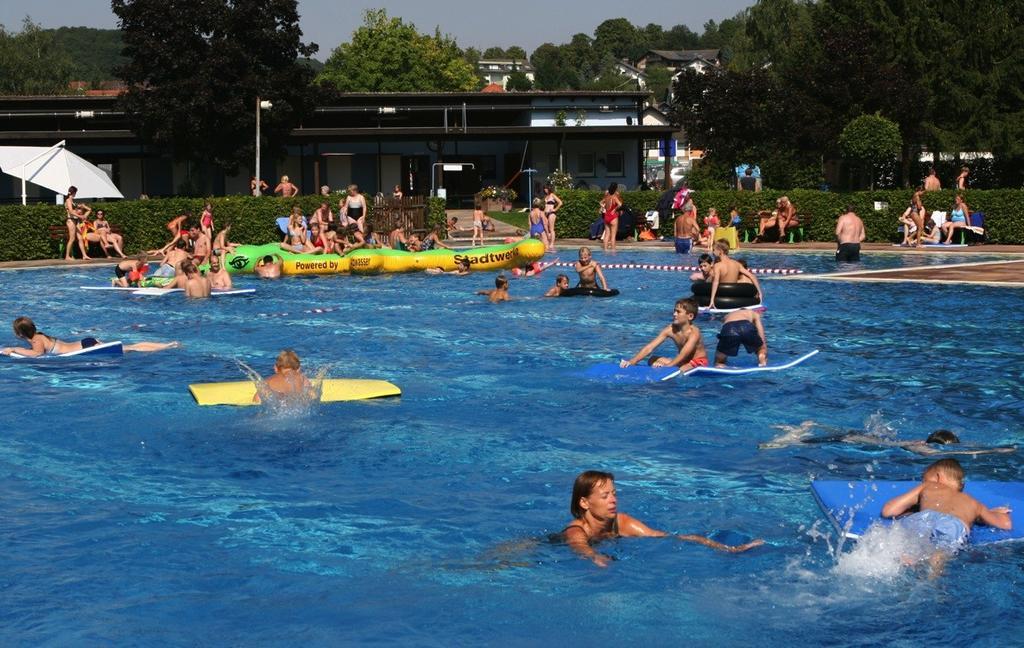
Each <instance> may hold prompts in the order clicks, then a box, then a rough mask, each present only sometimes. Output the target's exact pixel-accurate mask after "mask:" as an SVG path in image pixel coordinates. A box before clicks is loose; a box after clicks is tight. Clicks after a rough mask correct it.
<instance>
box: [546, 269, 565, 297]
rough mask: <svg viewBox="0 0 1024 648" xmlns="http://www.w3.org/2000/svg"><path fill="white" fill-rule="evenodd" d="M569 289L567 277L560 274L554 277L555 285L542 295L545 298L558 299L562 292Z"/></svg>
mask: <svg viewBox="0 0 1024 648" xmlns="http://www.w3.org/2000/svg"><path fill="white" fill-rule="evenodd" d="M568 289H569V277H567V276H566V275H564V274H560V275H558V276H557V277H555V285H554V286H551V287H550V288H548V291H547V292H546V293H544V296H545V297H560V296H561V295H562V291H563V290H568Z"/></svg>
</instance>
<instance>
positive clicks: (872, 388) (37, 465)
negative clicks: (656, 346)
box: [0, 252, 1024, 646]
mask: <svg viewBox="0 0 1024 648" xmlns="http://www.w3.org/2000/svg"><path fill="white" fill-rule="evenodd" d="M574 256H575V255H574V254H573V253H571V252H561V253H560V257H561V258H562V259H563V260H570V259H572V258H574ZM743 256H746V257H747V258H748V259H749V261H750V263H751V265H752V266H755V267H798V268H802V269H804V270H805V271H807V272H818V271H825V270H828V269H831V268H833V267H834V262H832V260H831V259H830V258H829V256H828V254H822V255H820V256H818V255H807V254H793V255H786V254H774V253H773V254H761V255H758V254H753V253H751V254H746V253H745V254H744V255H743ZM596 258H597V259H598V260H608V259H609V257H606V256H603V255H601V254H600V253H597V254H596ZM677 259H678V257H676V256H675V255H672V254H669V253H661V252H620V253H619V254H618V255H617V256H616V257H614V261H615V262H630V261H643V262H649V263H677V262H678V261H677ZM965 260H981V259H977V258H976V257H971V258H970V259H965V258H964V257H957V256H953V255H942V256H941V257H939V256H938V255H936V256H934V257H932V256H906V257H901V256H892V255H871V256H868V257H866V259H865V263H864V264H863V265H864V267H879V268H880V267H896V266H899V265H920V264H923V263H940V262H942V263H949V262H957V261H965ZM495 274H496V273H487V274H473V275H471V276H468V277H454V276H441V277H430V276H425V275H387V276H379V277H347V276H331V277H303V278H300V277H295V278H288V279H285V280H282V281H277V282H259V281H256V280H254V279H252V278H248V277H244V278H239V279H238V280H237V283H238V284H239V285H240V287H255V288H257V293H256V295H254V296H240V297H230V298H219V299H215V300H207V301H203V302H186V301H185V300H183V299H181V298H180V297H179V296H176V295H169V296H163V297H158V298H143V297H132V296H128V295H125V294H115V293H109V294H108V293H100V294H96V293H87V292H86V291H81V290H78V289H77V286H79V285H90V284H91V285H97V284H101V283H106V282H107V281H108V276H109V275H110V270H109V269H68V270H34V271H18V272H5V273H3V274H2V278H3V281H2V284H0V304H2V305H3V308H2V312H3V314H4V319H5V320H6V322H4V324H3V325H4V326H5V327H7V326H8V325H9V324H8V323H9V321H10V320H11V319H13V318H14V316H16V315H20V314H26V315H29V316H31V317H33V319H35V321H36V323H37V324H38V325H39V326H40V328H41V329H42V330H44V331H47V332H48V333H52V334H54V335H57V336H61V337H64V338H71V339H73V338H74V337H75V336H83V335H94V336H96V337H99V338H101V339H104V340H107V339H117V338H121V339H124V340H125V341H139V340H144V339H153V340H168V339H179V340H181V341H182V342H183V343H184V345H185V348H184V349H182V350H179V351H169V352H165V353H158V354H134V355H129V356H126V357H125V358H124V359H123V360H120V361H117V362H113V363H105V364H101V365H99V366H92V365H89V364H86V363H76V364H74V365H71V364H69V365H66V366H63V365H62V366H56V365H53V366H50V365H44V364H42V363H15V362H10V361H0V408H2V411H3V412H4V414H2V415H0V416H2V417H3V418H2V419H0V420H2V421H3V423H4V426H3V427H4V429H5V433H4V437H3V441H2V442H0V486H2V492H3V494H4V497H3V498H2V499H0V529H2V531H0V537H2V538H3V549H4V550H3V552H2V555H3V558H2V565H3V569H2V570H0V574H2V576H0V600H2V601H3V605H2V606H0V640H2V642H3V643H4V644H5V645H12V644H39V643H43V642H48V643H60V644H67V643H75V644H95V643H102V644H111V643H118V644H122V643H128V644H171V645H182V644H188V645H194V644H195V643H218V644H237V643H252V642H257V641H258V642H260V643H265V644H278V645H295V644H298V643H304V644H316V645H324V644H332V645H333V644H338V643H342V642H344V643H355V642H370V641H376V642H380V643H399V644H415V645H438V646H442V645H443V646H447V645H453V644H454V645H466V644H481V643H482V644H497V643H501V644H514V645H520V644H534V645H535V644H541V643H550V642H552V641H555V640H564V639H570V640H571V639H583V638H585V637H591V636H599V637H601V638H602V639H605V640H609V639H611V640H614V639H626V638H629V639H630V640H633V641H636V642H638V643H641V642H642V643H646V644H651V645H678V644H681V643H691V644H697V645H765V644H775V643H782V642H786V643H788V644H793V645H819V644H822V643H828V644H830V645H836V646H859V645H873V644H881V643H885V644H890V645H902V644H921V643H925V642H926V641H929V640H937V641H950V640H952V639H954V638H955V640H957V641H961V642H962V641H974V642H982V643H984V644H994V643H997V642H998V643H1013V642H1015V641H1016V639H1014V638H1015V637H1018V636H1019V633H1020V632H1021V631H1022V630H1024V620H1022V616H1021V615H1020V613H1019V610H1020V608H1021V604H1022V603H1024V600H1022V599H1024V596H1022V594H1021V588H1020V587H1018V582H1019V580H1020V578H1021V570H1022V568H1024V546H1022V545H1020V544H1008V545H997V546H991V547H987V548H984V549H981V550H971V551H967V552H964V553H963V554H961V555H960V556H959V557H958V558H957V559H956V560H955V561H954V562H953V563H951V564H950V565H949V567H948V568H947V572H946V575H945V576H944V577H942V578H941V579H939V580H938V581H934V582H930V581H928V580H927V579H925V578H922V577H920V575H918V574H913V573H907V572H903V573H900V574H898V575H895V576H892V575H883V576H879V575H876V574H873V573H872V572H871V570H870V569H865V568H862V567H860V566H858V565H850V564H846V565H845V566H844V564H843V560H842V559H840V560H838V561H837V558H836V557H835V555H834V553H833V549H834V547H835V544H836V542H835V538H834V534H832V533H831V530H830V529H829V527H828V526H827V524H826V523H825V522H824V519H823V516H822V515H821V514H820V512H819V510H818V508H817V506H816V504H815V503H814V500H813V498H812V496H811V493H810V490H809V480H810V479H812V478H819V477H821V478H834V479H843V478H855V479H870V478H877V479H896V478H914V477H916V476H917V475H918V474H919V472H920V470H921V469H922V468H923V467H924V466H925V465H927V464H928V463H929V460H928V459H926V458H921V457H916V456H915V455H911V454H909V453H903V452H900V451H897V450H884V451H880V450H874V451H871V450H863V449H857V448H853V447H842V446H835V445H827V444H826V445H820V446H818V445H815V446H811V447H804V448H784V449H779V450H758V448H757V444H758V443H760V442H764V441H768V440H770V439H772V438H773V437H775V436H777V435H778V434H779V431H778V430H776V429H773V428H772V427H771V426H772V425H773V424H784V425H796V424H799V423H801V422H802V421H805V420H810V419H813V420H815V421H819V422H822V423H826V424H829V425H833V426H836V427H842V428H854V429H866V428H867V429H870V430H871V431H875V432H878V431H882V433H891V434H895V435H897V436H899V437H901V438H907V439H914V438H923V437H924V436H925V435H926V434H927V433H928V432H930V431H932V430H933V429H935V428H938V427H947V428H951V429H953V430H955V431H957V432H958V433H960V435H961V437H962V438H963V439H964V441H965V443H972V444H1010V443H1016V442H1017V441H1018V439H1019V435H1020V429H1021V422H1022V420H1024V387H1022V384H1024V380H1022V379H1024V351H1022V350H1021V348H1020V342H1019V341H1020V340H1021V339H1024V325H1022V324H1021V322H1020V315H1019V311H1020V304H1021V299H1020V295H1021V293H1020V291H1019V290H1004V289H996V288H990V287H980V286H935V285H919V284H850V283H842V284H838V283H824V282H805V281H778V280H773V279H771V278H768V279H764V280H763V284H764V285H765V291H766V296H767V298H766V301H767V304H768V312H767V314H766V325H767V334H768V338H769V340H768V341H769V346H770V350H771V353H772V357H773V358H776V359H777V358H781V357H783V356H791V355H797V354H799V353H800V352H802V351H805V350H809V349H812V348H817V349H820V350H821V353H820V354H819V355H818V356H817V357H815V358H814V359H812V360H811V361H809V362H808V363H806V364H804V365H802V366H800V367H797V368H794V369H793V370H791V371H789V372H783V373H780V374H773V375H766V376H759V377H756V378H750V377H748V378H730V379H717V378H716V379H710V380H691V381H679V382H675V383H666V384H662V385H643V386H635V385H611V384H604V383H595V382H588V381H585V380H584V379H582V378H581V377H580V376H579V372H580V370H581V369H582V368H585V367H587V366H589V365H591V364H594V363H596V362H602V361H613V360H616V359H618V358H620V357H623V356H627V355H628V354H631V353H634V352H635V351H636V350H637V349H639V348H640V347H641V346H642V345H643V344H644V343H645V342H646V341H647V340H648V339H649V338H650V337H652V336H653V335H654V334H655V333H656V331H657V329H658V328H659V327H660V326H662V325H664V323H667V322H668V320H669V318H670V316H671V310H672V305H673V302H674V300H675V299H677V298H678V297H680V296H685V295H687V294H688V290H687V288H688V286H689V281H688V280H687V278H686V275H684V274H680V273H670V272H653V271H646V272H645V271H629V270H622V271H616V270H609V271H608V272H607V276H608V278H609V282H610V283H611V284H612V285H613V286H614V287H617V288H619V289H620V290H622V294H621V295H620V296H619V297H616V298H613V299H604V300H599V299H555V300H544V299H540V298H539V296H540V295H541V294H542V293H543V292H544V290H546V289H547V288H548V286H549V285H550V284H551V283H553V281H554V274H553V273H552V271H551V270H548V271H547V272H545V273H544V274H543V275H541V276H540V277H536V278H531V279H522V280H513V281H512V287H511V292H512V295H513V297H514V298H515V299H516V300H517V301H514V302H512V303H509V304H500V305H494V306H492V305H489V304H486V303H483V302H482V301H481V300H482V298H479V297H475V296H474V295H473V294H472V293H473V292H474V291H475V290H477V289H483V288H489V287H492V286H493V278H494V276H495ZM314 307H316V308H320V309H322V310H326V312H320V313H310V312H305V311H308V310H311V309H313V308H314ZM700 324H701V326H702V328H703V330H704V338H705V343H706V344H708V345H709V346H711V345H713V340H714V329H715V326H714V324H713V323H712V322H710V321H708V320H703V319H702V320H700ZM15 342H16V341H15V340H14V339H13V336H11V335H10V334H9V332H8V329H7V328H4V330H3V339H2V340H0V344H2V345H8V344H14V343H15ZM286 346H290V347H294V348H295V349H296V350H297V351H298V352H299V353H300V355H301V356H302V357H303V359H304V362H305V364H306V365H307V366H308V367H309V368H311V369H312V370H314V371H315V370H316V369H317V368H327V369H329V374H330V375H332V376H336V377H363V378H383V379H387V380H390V381H392V382H394V383H396V384H398V385H399V386H401V387H402V390H403V396H402V397H401V399H400V400H381V401H367V402H359V403H338V404H332V405H322V406H318V407H315V408H313V409H312V410H311V411H308V412H291V413H282V412H277V413H270V412H266V411H260V410H258V409H255V408H246V409H231V408H199V407H196V406H195V405H194V403H193V402H192V399H191V397H190V396H189V394H188V390H187V385H188V384H189V383H190V382H209V381H219V380H236V379H240V378H241V377H242V373H241V370H240V368H239V367H238V365H237V363H236V359H243V360H245V361H246V362H248V363H249V364H251V365H253V366H254V367H256V368H257V369H259V370H261V371H269V369H270V367H271V365H272V363H273V357H274V355H275V354H276V352H277V351H278V350H279V349H281V348H282V347H286ZM963 463H964V465H965V468H966V470H967V473H968V479H970V478H976V479H981V478H985V479H996V480H1024V464H1022V460H1021V456H1020V455H1019V454H1012V455H989V456H982V457H978V458H975V459H966V460H964V461H963ZM587 468H597V469H603V470H610V471H612V472H614V473H615V474H616V477H617V480H618V481H617V486H618V490H619V507H620V510H624V511H626V512H629V513H631V514H633V515H635V516H636V517H638V518H640V519H641V520H644V521H646V522H647V523H649V524H650V525H652V526H655V527H658V528H663V529H666V530H670V531H677V532H687V533H720V534H724V535H723V536H722V537H723V538H725V539H731V538H736V539H743V538H747V537H751V536H756V537H763V538H765V539H766V540H767V541H768V543H769V544H768V546H766V547H763V548H760V549H756V550H754V551H752V552H750V553H747V554H742V555H723V554H718V553H714V552H711V551H708V550H706V549H704V548H702V547H698V546H695V545H689V544H681V543H677V542H674V541H669V540H638V539H623V540H619V541H617V542H612V543H606V544H603V545H601V550H602V551H604V552H606V553H609V554H611V555H614V556H615V557H616V558H618V560H617V561H616V562H614V563H613V564H612V565H611V567H610V568H608V569H603V570H602V569H598V568H596V567H594V566H593V565H591V564H590V563H588V562H586V561H582V560H579V559H577V558H575V557H573V555H572V554H571V552H569V550H568V549H566V548H565V547H563V546H557V545H552V544H549V543H546V542H542V541H540V540H539V539H541V538H543V537H544V536H545V534H547V533H549V532H553V531H558V530H560V529H561V528H562V527H563V526H564V525H565V523H566V522H567V521H568V520H569V517H570V516H569V512H568V503H569V502H568V500H569V494H570V490H571V487H572V480H573V478H574V477H575V475H576V474H577V473H578V472H580V471H581V470H584V469H587ZM843 550H844V551H849V546H848V545H847V546H844V549H843ZM837 564H838V565H839V568H837Z"/></svg>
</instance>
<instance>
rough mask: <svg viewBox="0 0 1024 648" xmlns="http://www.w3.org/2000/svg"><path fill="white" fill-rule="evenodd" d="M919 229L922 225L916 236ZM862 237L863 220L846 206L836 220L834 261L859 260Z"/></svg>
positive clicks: (863, 235) (849, 261) (852, 261)
mask: <svg viewBox="0 0 1024 648" xmlns="http://www.w3.org/2000/svg"><path fill="white" fill-rule="evenodd" d="M921 229H923V226H922V227H920V228H918V236H920V232H921ZM864 238H865V234H864V221H862V220H861V219H860V216H858V215H857V213H856V212H854V211H853V207H852V206H847V208H846V213H844V214H842V215H841V216H839V220H837V221H836V241H838V242H839V249H838V250H836V261H839V262H840V263H854V262H856V261H860V243H861V241H863V240H864Z"/></svg>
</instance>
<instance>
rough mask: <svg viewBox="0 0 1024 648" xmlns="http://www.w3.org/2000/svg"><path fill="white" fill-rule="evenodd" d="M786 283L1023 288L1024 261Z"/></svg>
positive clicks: (803, 277)
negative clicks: (915, 284) (844, 282)
mask: <svg viewBox="0 0 1024 648" xmlns="http://www.w3.org/2000/svg"><path fill="white" fill-rule="evenodd" d="M784 278H785V279H800V280H812V281H815V280H816V281H868V282H879V283H885V282H908V281H909V282H914V283H937V284H946V283H958V284H974V285H981V286H1001V287H1005V288H1024V259H1018V260H1014V261H979V262H977V263H955V264H951V265H942V266H925V267H918V268H898V269H888V270H855V271H851V272H833V273H828V274H817V275H791V276H787V277H784Z"/></svg>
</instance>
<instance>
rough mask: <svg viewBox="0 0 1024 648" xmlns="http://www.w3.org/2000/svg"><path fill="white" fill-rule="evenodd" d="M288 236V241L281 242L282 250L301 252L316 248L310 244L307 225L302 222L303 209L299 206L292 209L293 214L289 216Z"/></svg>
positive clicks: (311, 250)
mask: <svg viewBox="0 0 1024 648" xmlns="http://www.w3.org/2000/svg"><path fill="white" fill-rule="evenodd" d="M287 237H288V238H287V241H286V242H285V243H282V244H281V249H282V250H288V251H289V252H296V253H299V254H301V253H304V252H313V249H314V248H313V246H311V245H309V240H308V239H309V237H308V236H307V235H306V225H305V223H303V222H302V211H301V210H300V209H299V208H298V206H296V207H295V209H293V210H292V215H291V216H289V217H288V234H287ZM322 251H323V250H321V252H322Z"/></svg>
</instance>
